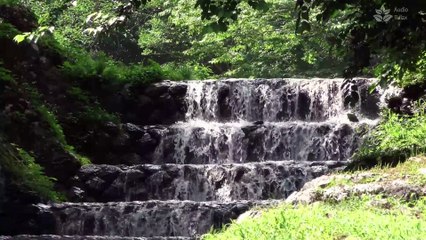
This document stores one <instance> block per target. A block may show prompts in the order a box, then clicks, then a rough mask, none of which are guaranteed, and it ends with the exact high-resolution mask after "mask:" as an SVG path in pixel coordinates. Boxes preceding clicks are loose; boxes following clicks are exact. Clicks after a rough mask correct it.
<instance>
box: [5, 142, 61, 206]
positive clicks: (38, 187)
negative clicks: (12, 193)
mask: <svg viewBox="0 0 426 240" xmlns="http://www.w3.org/2000/svg"><path fill="white" fill-rule="evenodd" d="M0 165H1V166H2V168H4V169H5V171H6V172H7V173H8V174H10V176H11V178H12V181H13V184H15V185H16V186H18V187H19V188H22V190H24V191H30V192H33V193H35V194H37V195H38V196H40V197H42V198H44V199H46V200H52V201H61V200H65V199H64V196H63V195H61V194H59V193H58V192H56V191H55V190H54V181H55V179H54V178H49V177H47V176H46V175H44V172H43V168H42V167H41V166H40V165H38V164H37V163H36V162H35V160H34V158H33V157H32V156H31V155H30V154H29V153H27V152H26V151H25V150H24V149H22V148H19V147H18V146H16V145H10V144H7V143H5V142H4V141H3V139H1V138H0Z"/></svg>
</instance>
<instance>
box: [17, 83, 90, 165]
mask: <svg viewBox="0 0 426 240" xmlns="http://www.w3.org/2000/svg"><path fill="white" fill-rule="evenodd" d="M24 86H25V88H26V90H27V91H28V93H29V94H30V98H31V102H32V103H33V104H34V105H35V108H36V110H37V112H38V113H39V114H40V116H41V118H42V119H43V120H44V121H46V122H47V124H49V126H50V129H51V130H52V132H53V134H54V135H55V137H56V139H57V140H58V141H59V143H60V144H61V146H62V148H63V149H64V150H65V151H66V152H68V153H69V154H71V155H72V156H73V157H74V158H76V159H78V160H79V161H80V163H81V164H82V165H86V164H90V163H91V161H90V159H88V158H87V157H85V156H82V155H80V154H78V153H77V152H76V150H75V149H74V147H73V146H71V145H69V144H68V143H67V140H66V138H65V134H64V131H63V129H62V126H61V125H60V123H59V121H58V120H57V119H56V116H55V114H54V113H53V112H52V111H51V110H50V109H49V108H48V107H47V106H46V105H45V104H43V102H42V100H41V99H42V98H41V96H40V93H39V92H38V91H37V89H35V88H34V87H31V86H30V85H28V84H24Z"/></svg>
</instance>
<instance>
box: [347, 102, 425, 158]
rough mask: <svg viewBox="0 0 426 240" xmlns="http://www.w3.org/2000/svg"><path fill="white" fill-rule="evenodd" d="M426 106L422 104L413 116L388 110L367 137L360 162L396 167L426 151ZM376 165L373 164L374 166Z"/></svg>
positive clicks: (358, 156)
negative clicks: (396, 164)
mask: <svg viewBox="0 0 426 240" xmlns="http://www.w3.org/2000/svg"><path fill="white" fill-rule="evenodd" d="M425 107H426V104H425V103H423V102H418V103H417V106H416V108H415V109H417V110H416V112H415V113H414V115H413V116H404V115H399V114H397V113H394V112H392V111H390V110H387V111H386V112H384V114H382V115H383V116H382V118H383V120H382V122H381V123H380V124H379V125H378V126H377V127H376V128H374V129H373V130H372V131H371V132H370V133H369V134H368V135H367V136H366V138H365V140H364V142H363V144H362V146H361V147H360V149H359V150H358V152H357V153H356V154H355V155H354V159H355V161H356V162H360V161H361V162H365V163H367V164H368V163H372V164H373V163H374V164H379V165H381V164H395V163H398V162H400V161H404V160H405V159H407V158H408V157H410V156H415V155H418V154H422V153H425V152H426V114H425ZM374 164H373V165H374Z"/></svg>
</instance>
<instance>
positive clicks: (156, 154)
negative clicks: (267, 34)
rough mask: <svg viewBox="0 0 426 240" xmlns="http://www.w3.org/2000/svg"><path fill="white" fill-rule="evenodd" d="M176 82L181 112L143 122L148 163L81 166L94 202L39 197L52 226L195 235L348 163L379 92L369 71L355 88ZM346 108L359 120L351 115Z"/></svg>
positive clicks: (302, 82)
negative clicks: (170, 119)
mask: <svg viewBox="0 0 426 240" xmlns="http://www.w3.org/2000/svg"><path fill="white" fill-rule="evenodd" d="M178 84H179V85H180V86H182V84H184V85H186V97H185V104H184V105H185V106H186V114H185V120H184V121H182V122H177V123H175V124H172V125H169V126H152V127H149V128H147V132H146V134H147V136H148V137H152V138H155V139H156V140H158V141H157V144H156V145H155V146H154V147H153V150H152V152H150V153H146V156H145V158H146V162H149V163H150V164H138V165H133V166H112V165H89V166H84V167H82V169H81V170H80V172H79V174H78V176H76V185H77V186H78V187H79V188H81V189H82V190H84V193H85V200H86V201H94V202H97V203H63V204H55V205H49V206H46V205H39V208H40V211H41V213H43V214H40V216H43V217H44V218H46V216H50V222H51V223H52V222H53V223H54V226H55V227H54V229H52V230H51V231H50V232H49V233H53V234H67V235H103V236H116V235H118V236H136V237H141V236H142V237H153V236H164V237H166V236H167V237H170V236H183V237H189V238H191V237H194V236H198V235H199V234H203V233H205V232H206V231H208V230H209V229H210V227H212V226H214V227H219V226H220V225H222V224H224V223H227V222H229V221H230V219H232V218H235V217H237V216H238V215H239V214H241V213H242V212H244V211H246V210H247V209H248V208H249V207H251V206H255V205H262V206H263V205H270V204H275V203H276V201H277V200H279V199H284V198H286V197H287V196H288V195H289V194H290V193H292V192H294V191H297V190H298V189H300V188H301V187H302V186H303V184H304V183H305V182H306V181H309V180H311V179H313V178H315V177H318V176H320V175H323V174H325V173H327V172H329V171H331V170H333V169H338V168H341V167H343V166H345V164H346V162H347V160H348V159H349V158H350V156H351V155H352V154H353V152H354V151H355V150H356V148H357V147H358V145H359V133H358V131H357V130H356V128H357V126H360V125H362V124H367V125H371V124H373V123H374V122H375V118H377V108H376V107H375V105H376V104H377V102H378V98H377V96H369V95H368V94H367V90H366V89H367V88H368V84H369V80H366V79H357V80H356V85H354V84H352V85H351V86H350V87H349V90H348V89H347V88H345V84H344V81H343V79H257V80H247V79H228V80H220V81H213V80H209V81H188V82H185V83H169V88H170V89H173V87H174V86H176V85H178ZM348 96H350V97H351V98H348ZM354 99H355V100H357V101H356V102H357V104H352V105H353V107H352V108H347V107H345V105H347V104H345V103H350V102H351V101H353V100H354ZM348 112H351V113H354V114H355V115H357V117H358V120H359V121H358V122H356V123H355V122H350V121H349V120H348V117H347V115H346V114H347V113H348ZM367 117H368V118H367ZM34 221H38V220H37V219H35V220H34ZM153 239H154V238H153ZM155 239H166V238H158V237H156V238H155Z"/></svg>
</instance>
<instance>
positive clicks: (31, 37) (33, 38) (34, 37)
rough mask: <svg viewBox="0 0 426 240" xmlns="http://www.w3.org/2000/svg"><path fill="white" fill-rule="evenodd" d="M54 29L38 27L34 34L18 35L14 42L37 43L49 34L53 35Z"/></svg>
mask: <svg viewBox="0 0 426 240" xmlns="http://www.w3.org/2000/svg"><path fill="white" fill-rule="evenodd" d="M53 30H54V27H47V26H42V27H38V28H37V29H36V30H34V31H33V32H24V33H21V34H18V35H16V36H15V37H14V38H13V40H14V41H15V42H17V43H21V42H23V41H29V42H32V43H37V42H38V40H39V39H40V38H42V37H43V36H45V35H46V33H47V34H52V33H53Z"/></svg>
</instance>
